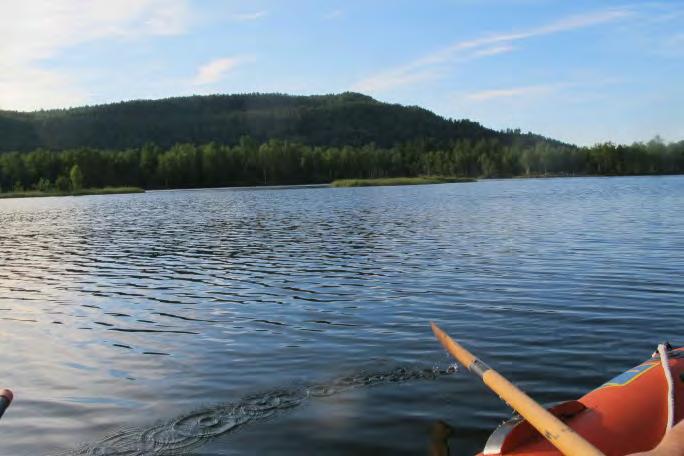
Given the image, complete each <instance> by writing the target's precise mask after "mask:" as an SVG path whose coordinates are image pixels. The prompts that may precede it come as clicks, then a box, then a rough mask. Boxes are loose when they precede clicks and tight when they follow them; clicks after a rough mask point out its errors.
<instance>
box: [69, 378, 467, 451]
mask: <svg viewBox="0 0 684 456" xmlns="http://www.w3.org/2000/svg"><path fill="white" fill-rule="evenodd" d="M453 372H456V367H455V365H450V366H448V367H447V368H446V369H441V368H439V367H433V368H432V369H417V368H413V369H407V368H403V367H398V368H395V369H392V370H390V371H386V372H376V373H367V372H361V373H358V374H355V375H350V376H346V377H342V378H338V379H336V380H333V381H331V382H329V383H320V384H312V385H307V386H303V387H298V388H290V389H279V390H272V391H268V392H264V393H259V394H253V395H249V396H245V397H243V398H242V399H241V400H240V401H238V402H236V403H227V404H222V405H218V406H214V407H211V408H207V409H204V410H196V411H194V412H192V413H189V414H187V415H183V416H180V417H177V418H175V419H173V420H171V421H166V422H161V423H158V424H155V425H153V426H151V427H149V428H125V429H121V430H119V431H118V432H116V433H114V434H112V435H110V436H109V437H106V438H105V439H103V440H102V441H100V442H97V443H93V444H86V445H83V446H82V447H81V448H79V449H77V450H75V451H72V452H69V453H66V454H65V456H66V455H69V456H104V455H107V456H140V455H150V454H153V455H165V456H166V455H169V456H170V455H180V454H187V453H188V452H189V451H191V450H193V449H196V448H198V447H200V446H201V445H203V444H204V443H205V442H206V441H208V440H210V439H213V438H216V437H218V436H221V435H224V434H227V433H229V432H232V431H235V430H236V429H238V428H240V427H242V426H244V425H246V424H251V423H255V422H259V421H264V420H268V419H269V418H273V417H274V416H276V415H277V414H279V413H282V412H285V411H288V410H290V409H293V408H295V407H297V406H299V405H301V404H302V403H304V402H305V401H307V400H308V399H310V398H320V397H328V396H332V395H335V394H338V393H341V392H344V391H348V390H351V389H355V388H361V387H366V386H377V385H384V384H388V383H403V382H408V381H419V380H435V379H437V378H438V377H441V376H443V375H449V374H451V373H453Z"/></svg>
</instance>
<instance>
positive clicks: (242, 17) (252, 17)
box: [231, 11, 268, 22]
mask: <svg viewBox="0 0 684 456" xmlns="http://www.w3.org/2000/svg"><path fill="white" fill-rule="evenodd" d="M265 16H268V11H255V12H253V13H239V14H233V15H232V16H231V19H233V20H234V21H238V22H247V21H256V20H257V19H261V18H262V17H265Z"/></svg>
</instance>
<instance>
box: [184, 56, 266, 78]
mask: <svg viewBox="0 0 684 456" xmlns="http://www.w3.org/2000/svg"><path fill="white" fill-rule="evenodd" d="M251 61H254V58H253V57H244V56H242V57H222V58H220V59H215V60H212V61H210V62H207V63H205V64H204V65H202V66H201V67H199V68H198V69H197V74H196V75H195V77H194V79H193V81H192V82H193V84H195V85H207V84H213V83H215V82H218V81H220V80H221V79H223V78H224V77H225V76H226V74H227V73H230V72H231V71H233V70H234V69H235V68H237V67H238V66H240V65H242V64H244V63H248V62H251Z"/></svg>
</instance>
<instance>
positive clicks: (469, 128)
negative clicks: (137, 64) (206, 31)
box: [0, 92, 560, 152]
mask: <svg viewBox="0 0 684 456" xmlns="http://www.w3.org/2000/svg"><path fill="white" fill-rule="evenodd" d="M243 136H249V137H251V138H253V139H254V140H255V141H256V142H258V143H262V142H265V141H268V140H270V139H281V140H287V141H294V142H298V143H302V144H306V145H310V146H333V147H343V146H356V147H360V146H365V145H366V144H371V143H373V144H375V145H377V146H378V147H382V148H389V147H393V146H394V145H396V144H402V143H406V142H409V141H415V140H424V141H429V142H430V143H431V144H432V145H434V146H439V147H446V146H447V145H448V144H449V143H450V142H452V141H455V140H463V139H469V140H471V141H477V140H480V139H498V140H499V141H500V142H502V143H503V144H508V145H510V144H513V143H516V144H519V145H523V146H533V145H534V144H536V143H537V142H540V141H542V142H547V143H549V144H552V145H560V143H559V142H557V141H553V140H550V139H547V138H543V137H541V136H538V135H533V134H530V133H527V134H522V133H520V132H519V131H506V132H497V131H494V130H491V129H488V128H485V127H483V126H481V125H480V124H478V123H475V122H471V121H469V120H450V119H445V118H443V117H440V116H438V115H436V114H434V113H432V112H430V111H428V110H426V109H423V108H419V107H415V106H401V105H397V104H389V103H382V102H379V101H377V100H374V99H373V98H371V97H368V96H366V95H361V94H358V93H349V92H348V93H342V94H339V95H316V96H290V95H280V94H244V95H209V96H192V97H178V98H168V99H163V100H136V101H126V102H121V103H113V104H108V105H101V106H86V107H80V108H72V109H56V110H49V111H35V112H14V111H0V152H3V151H19V152H26V151H30V150H34V149H37V148H44V149H51V150H64V149H74V148H78V147H91V148H95V149H116V150H122V149H127V148H136V147H142V146H144V145H145V144H148V143H152V144H156V145H158V146H159V147H161V148H164V149H168V148H170V147H172V146H173V145H175V144H180V143H189V144H208V143H210V142H215V143H217V144H225V145H230V146H234V145H236V144H237V143H238V142H239V140H240V138H242V137H243Z"/></svg>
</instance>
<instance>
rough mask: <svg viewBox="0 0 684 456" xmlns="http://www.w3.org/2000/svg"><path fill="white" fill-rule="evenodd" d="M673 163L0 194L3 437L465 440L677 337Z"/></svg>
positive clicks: (678, 183)
mask: <svg viewBox="0 0 684 456" xmlns="http://www.w3.org/2000/svg"><path fill="white" fill-rule="evenodd" d="M683 304H684V178H683V177H669V176H666V177H630V178H576V179H531V180H490V181H482V182H477V183H469V184H444V185H429V186H415V187H376V188H340V189H333V188H308V189H243V190H235V189H233V190H231V189H215V190H194V191H167V192H148V193H146V194H139V195H115V196H90V197H78V198H38V199H16V200H0V354H1V355H2V369H1V370H0V387H1V386H7V387H10V388H12V389H13V390H14V392H15V396H16V398H15V403H14V404H13V405H12V407H10V409H9V410H8V412H7V413H6V415H5V417H3V419H2V420H0V430H1V431H2V438H1V439H0V454H3V455H36V454H66V455H105V454H116V455H137V454H159V455H171V454H174V455H175V454H196V455H223V454H267V453H268V454H303V453H304V454H323V453H326V454H380V453H386V454H422V453H425V451H426V448H427V442H428V433H429V429H430V427H431V425H432V424H433V423H434V422H435V421H436V420H444V421H446V422H448V423H450V424H451V425H452V426H453V427H454V428H455V429H456V435H455V438H454V439H453V441H452V444H451V445H452V449H453V451H454V453H456V454H471V453H474V452H476V451H477V450H479V449H481V447H482V446H483V444H484V442H485V440H486V438H487V436H488V434H489V433H490V431H491V430H493V429H494V428H495V427H496V425H497V424H499V423H500V422H501V421H502V420H503V419H505V418H507V417H508V416H509V415H510V411H509V410H508V409H507V408H506V407H505V406H504V405H503V404H502V403H501V402H500V401H499V400H498V399H497V398H496V397H495V396H494V395H493V394H491V393H489V392H488V391H487V390H486V389H485V388H484V387H483V386H481V385H480V383H479V380H478V379H476V378H475V377H473V376H472V375H470V374H468V373H465V372H463V371H462V370H460V371H457V372H455V373H452V372H450V371H449V369H448V367H449V366H450V364H451V363H452V360H451V359H449V358H448V357H447V356H446V354H445V353H444V351H443V350H442V349H441V348H440V346H439V345H438V344H437V343H436V341H435V339H434V337H433V335H432V333H431V331H430V328H429V321H430V320H434V321H435V322H438V323H439V324H440V325H441V326H442V327H443V328H444V329H445V330H447V331H448V332H449V333H450V334H451V335H452V336H454V337H455V338H456V339H458V340H460V341H462V342H463V343H464V344H465V345H466V346H468V347H470V348H471V349H472V350H473V351H475V352H476V353H477V354H479V355H480V356H481V358H483V359H484V360H485V361H486V362H488V363H489V364H490V365H492V366H493V367H495V368H497V369H498V370H499V371H500V372H501V373H503V374H504V375H506V376H508V377H509V378H510V379H512V380H513V381H515V382H517V383H518V384H519V385H520V386H522V388H523V389H525V390H526V391H527V392H529V393H530V394H531V395H532V396H533V397H535V398H537V399H538V400H540V401H542V402H544V403H551V402H555V401H560V400H565V399H573V398H577V397H579V396H581V395H582V394H584V393H585V392H587V391H588V390H590V389H592V388H594V387H596V386H598V385H600V384H601V383H602V382H604V381H605V380H607V379H609V378H611V377H612V376H614V375H615V374H617V373H620V372H622V371H624V370H626V369H628V368H630V367H632V366H633V365H635V364H637V363H639V362H641V361H642V360H643V359H645V358H647V357H648V356H650V354H651V352H652V351H653V350H654V349H655V347H656V344H657V343H658V342H660V341H663V340H670V341H671V342H672V343H673V344H679V345H682V344H684V337H683V335H682V332H681V322H682V316H684V305H683Z"/></svg>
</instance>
